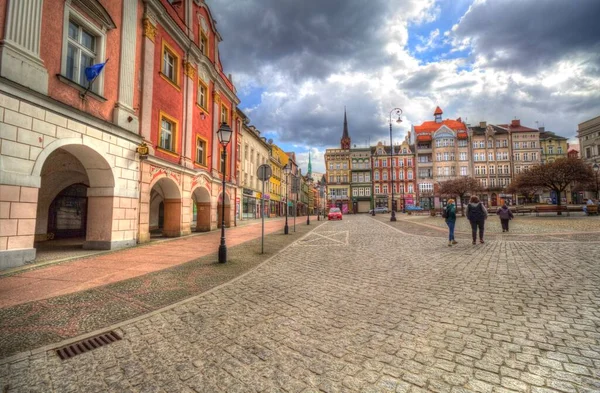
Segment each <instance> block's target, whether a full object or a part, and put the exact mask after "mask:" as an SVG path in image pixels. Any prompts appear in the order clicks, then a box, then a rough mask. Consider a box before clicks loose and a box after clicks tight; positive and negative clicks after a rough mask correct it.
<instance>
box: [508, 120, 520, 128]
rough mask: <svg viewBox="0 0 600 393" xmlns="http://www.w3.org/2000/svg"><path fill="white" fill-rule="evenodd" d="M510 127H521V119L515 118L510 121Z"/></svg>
mask: <svg viewBox="0 0 600 393" xmlns="http://www.w3.org/2000/svg"><path fill="white" fill-rule="evenodd" d="M510 126H511V127H521V120H519V119H515V120H511V121H510Z"/></svg>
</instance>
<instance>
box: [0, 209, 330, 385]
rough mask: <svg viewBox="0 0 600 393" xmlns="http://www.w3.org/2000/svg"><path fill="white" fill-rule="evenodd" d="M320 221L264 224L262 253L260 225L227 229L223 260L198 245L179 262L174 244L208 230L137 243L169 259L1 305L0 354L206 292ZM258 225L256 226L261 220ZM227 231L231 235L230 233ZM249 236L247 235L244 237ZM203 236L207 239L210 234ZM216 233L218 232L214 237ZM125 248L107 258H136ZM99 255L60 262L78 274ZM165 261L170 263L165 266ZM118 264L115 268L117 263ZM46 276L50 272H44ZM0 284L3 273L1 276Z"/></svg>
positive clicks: (195, 240) (191, 241)
mask: <svg viewBox="0 0 600 393" xmlns="http://www.w3.org/2000/svg"><path fill="white" fill-rule="evenodd" d="M321 223H323V222H322V221H321V222H314V223H311V225H310V226H306V225H305V224H303V225H297V226H296V231H295V232H294V231H293V229H292V228H290V233H289V235H287V236H286V235H284V234H283V230H282V229H281V227H280V226H279V224H282V223H280V222H277V223H273V224H272V225H270V228H269V230H270V233H269V234H267V235H266V236H265V244H264V250H265V253H264V254H260V250H261V240H260V229H259V230H258V236H252V234H253V233H255V232H256V228H253V229H252V230H251V231H244V233H240V232H238V233H237V234H231V233H227V240H228V242H227V244H228V249H227V251H228V253H227V263H225V264H220V263H218V262H217V261H216V254H215V251H216V249H213V250H211V253H207V250H203V251H202V254H206V255H204V256H203V257H196V258H193V261H191V262H185V263H180V261H181V260H182V259H183V258H184V256H185V255H187V253H186V252H183V253H179V251H177V250H180V249H183V250H184V251H185V250H187V249H190V248H192V247H196V246H197V245H199V244H204V243H205V242H206V238H207V237H208V236H196V237H188V238H186V239H177V240H172V241H167V242H162V243H158V244H155V245H151V246H144V247H139V248H138V249H142V248H147V249H150V250H151V251H152V253H153V254H152V255H153V256H152V258H153V259H154V261H153V263H154V264H156V260H159V261H160V260H163V259H165V258H171V259H172V261H170V262H166V263H165V264H160V266H161V267H162V269H160V270H158V271H155V272H151V273H147V274H144V272H143V270H140V269H138V270H135V271H134V272H135V273H137V274H136V276H135V277H133V278H130V279H127V280H119V281H114V280H113V281H114V282H112V283H110V284H106V285H102V286H99V285H94V287H93V288H91V289H87V290H84V291H78V292H72V293H69V294H65V295H61V296H56V297H48V296H46V297H45V298H44V299H41V300H36V301H30V302H28V303H23V302H20V303H21V304H17V305H13V306H10V307H4V308H1V309H0V359H2V358H5V357H7V356H10V355H12V354H15V353H17V352H22V351H25V350H31V349H35V348H38V347H40V346H43V345H47V344H51V343H57V342H60V341H62V340H64V339H67V338H70V337H75V336H77V335H80V334H83V333H86V332H90V331H94V330H96V329H101V328H105V327H107V326H110V325H111V324H114V323H118V322H121V321H124V320H127V319H131V318H134V317H137V316H139V315H143V314H147V313H149V312H152V311H154V310H157V309H160V308H161V307H164V306H167V305H169V304H173V303H175V302H178V301H180V300H183V299H185V298H188V297H190V296H193V295H197V294H199V293H202V292H205V291H207V290H209V289H210V288H213V287H215V286H218V285H220V284H223V283H225V282H227V281H230V280H231V279H233V278H235V277H238V276H240V275H241V274H243V273H244V272H246V271H248V270H250V269H252V268H254V267H255V266H257V265H258V264H260V263H261V262H262V261H264V260H266V259H267V258H269V257H270V256H272V255H274V254H276V253H277V252H279V251H280V250H281V249H282V248H284V247H285V246H287V245H288V244H290V243H292V242H293V241H294V240H297V239H298V238H299V237H301V236H302V235H304V234H305V233H307V232H309V231H311V230H313V229H314V228H316V227H318V226H319V225H320V224H321ZM282 225H283V224H282ZM258 227H259V228H260V225H258ZM265 227H266V225H265ZM265 230H266V228H265ZM231 232H234V230H232V231H231ZM229 235H231V239H230V237H229ZM249 237H250V238H251V239H250V240H246V239H247V238H249ZM208 238H209V239H210V237H208ZM219 239H220V232H219V236H218V237H217V241H218V240H219ZM229 240H231V241H229ZM217 245H218V243H217ZM213 248H214V247H213ZM127 251H128V250H124V251H119V252H115V253H112V254H110V255H113V258H112V259H111V261H114V262H115V265H117V262H121V263H127V264H129V263H135V261H133V262H123V261H122V260H119V256H120V255H123V254H128V252H127ZM146 254H148V252H146V253H145V255H146ZM99 258H100V257H94V258H87V259H83V260H78V261H74V262H69V263H64V264H61V265H60V266H63V265H65V266H67V267H69V268H71V269H72V271H73V272H74V274H77V272H79V271H80V269H81V268H80V266H82V265H84V266H87V265H88V264H91V266H92V267H90V269H95V267H93V266H94V265H95V264H96V263H97V261H98V259H99ZM101 261H103V263H104V262H105V259H101ZM169 263H170V265H171V266H168V264H169ZM56 267H58V266H56ZM54 268H55V267H46V268H42V269H39V271H40V272H46V271H53V270H55V269H54ZM117 268H119V266H118V265H117ZM121 268H122V267H121ZM65 274H66V273H65ZM47 276H49V277H50V275H49V274H48V275H47ZM116 277H118V274H115V275H111V276H110V277H109V278H110V279H115V278H116ZM1 285H2V279H0V286H1ZM32 285H35V284H32ZM25 295H26V294H25ZM21 299H22V298H21ZM0 389H1V386H0ZM0 391H1V390H0Z"/></svg>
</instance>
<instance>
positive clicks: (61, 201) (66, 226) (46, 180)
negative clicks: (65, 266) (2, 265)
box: [34, 144, 115, 249]
mask: <svg viewBox="0 0 600 393" xmlns="http://www.w3.org/2000/svg"><path fill="white" fill-rule="evenodd" d="M36 165H40V166H41V168H39V169H38V168H37V167H36V168H34V171H35V169H38V170H39V173H40V177H41V179H40V190H39V193H38V204H37V212H36V222H35V242H36V243H35V245H36V248H39V247H40V246H44V245H45V243H46V242H48V241H53V240H54V241H56V240H57V239H76V240H75V241H71V242H69V243H64V244H65V245H67V244H68V247H69V248H72V247H79V248H82V247H83V248H86V249H111V245H112V229H113V228H112V226H113V220H112V218H113V200H114V197H113V193H114V185H115V182H114V177H113V173H112V170H111V168H110V166H109V164H108V162H106V160H105V159H104V157H103V156H102V155H101V154H100V153H98V152H97V151H95V150H94V149H92V148H90V147H88V146H85V145H75V144H73V145H69V144H65V145H63V146H61V147H58V148H56V149H54V150H52V151H51V152H50V153H49V154H48V155H47V156H46V157H45V159H44V160H43V161H40V163H39V164H36Z"/></svg>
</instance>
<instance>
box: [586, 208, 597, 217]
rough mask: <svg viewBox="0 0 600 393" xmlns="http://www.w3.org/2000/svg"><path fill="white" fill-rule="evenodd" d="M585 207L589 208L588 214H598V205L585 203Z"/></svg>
mask: <svg viewBox="0 0 600 393" xmlns="http://www.w3.org/2000/svg"><path fill="white" fill-rule="evenodd" d="M584 209H586V210H587V215H588V216H592V215H593V216H597V215H598V205H585V207H584Z"/></svg>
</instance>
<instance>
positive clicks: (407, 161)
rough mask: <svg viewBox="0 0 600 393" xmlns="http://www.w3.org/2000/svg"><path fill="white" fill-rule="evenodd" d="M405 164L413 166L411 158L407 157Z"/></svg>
mask: <svg viewBox="0 0 600 393" xmlns="http://www.w3.org/2000/svg"><path fill="white" fill-rule="evenodd" d="M406 165H408V166H413V164H412V158H409V159H407V160H406Z"/></svg>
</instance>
